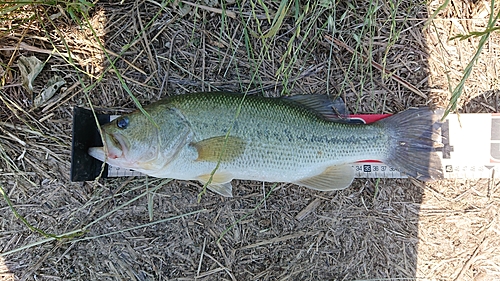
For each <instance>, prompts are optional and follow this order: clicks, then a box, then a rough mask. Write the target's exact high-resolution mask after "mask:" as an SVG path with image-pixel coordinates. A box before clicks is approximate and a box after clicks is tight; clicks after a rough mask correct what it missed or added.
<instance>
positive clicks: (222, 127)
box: [168, 93, 389, 181]
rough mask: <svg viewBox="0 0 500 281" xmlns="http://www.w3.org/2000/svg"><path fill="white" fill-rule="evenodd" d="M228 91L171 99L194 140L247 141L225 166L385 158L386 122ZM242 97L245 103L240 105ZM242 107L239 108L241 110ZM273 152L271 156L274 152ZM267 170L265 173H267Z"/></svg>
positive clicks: (286, 168) (278, 167)
mask: <svg viewBox="0 0 500 281" xmlns="http://www.w3.org/2000/svg"><path fill="white" fill-rule="evenodd" d="M242 98H243V96H242V95H236V94H234V93H227V94H223V95H213V94H202V95H197V96H192V98H191V99H188V100H186V99H183V96H176V97H174V98H172V99H171V100H170V101H168V102H169V104H171V106H173V107H175V108H176V109H178V110H179V111H180V112H181V114H183V115H184V116H188V117H186V119H187V122H188V123H189V124H190V127H191V128H192V130H193V132H195V139H194V141H199V140H203V139H207V138H212V137H216V136H221V135H225V134H226V133H227V132H228V130H231V131H230V135H231V136H237V137H240V138H242V139H244V140H246V141H247V147H246V149H245V152H244V154H243V155H241V157H238V158H236V159H234V160H233V161H232V162H229V163H222V164H221V168H226V167H227V168H230V167H234V168H238V169H242V172H244V173H247V172H245V171H244V170H245V169H246V168H248V167H249V164H251V163H252V164H253V165H252V166H253V168H254V169H257V168H262V169H270V170H273V171H281V172H284V173H285V174H284V175H283V177H284V178H281V179H279V181H283V180H285V179H286V178H287V177H288V179H289V175H288V174H287V173H297V171H293V170H290V168H298V169H303V168H305V167H311V165H313V166H322V165H325V164H329V165H334V164H337V163H345V162H346V161H347V162H354V161H356V160H359V159H360V157H361V158H363V159H374V160H382V159H383V158H384V156H385V154H386V153H387V143H388V141H389V140H388V139H389V138H388V136H387V134H386V133H385V131H384V128H381V127H379V126H364V125H356V124H346V123H338V122H331V121H327V120H325V119H323V118H321V116H318V115H317V114H315V113H314V112H313V111H311V110H308V109H307V108H304V107H301V106H300V105H296V104H293V103H291V102H286V103H283V101H281V100H280V99H272V98H263V97H258V96H246V97H245V100H244V102H243V103H242V102H241V101H242ZM240 103H241V108H239V106H240ZM238 110H239V114H238V116H237V113H238ZM270 156H271V157H270ZM261 174H262V173H261Z"/></svg>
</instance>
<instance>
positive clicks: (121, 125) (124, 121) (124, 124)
mask: <svg viewBox="0 0 500 281" xmlns="http://www.w3.org/2000/svg"><path fill="white" fill-rule="evenodd" d="M128 124H129V120H128V117H121V118H120V119H118V120H116V126H118V128H120V129H126V128H127V127H128Z"/></svg>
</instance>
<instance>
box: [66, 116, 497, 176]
mask: <svg viewBox="0 0 500 281" xmlns="http://www.w3.org/2000/svg"><path fill="white" fill-rule="evenodd" d="M388 116H389V114H366V115H351V116H350V119H351V120H354V121H358V122H356V123H366V124H368V123H372V122H375V121H377V120H380V119H382V118H385V117H388ZM97 117H98V121H99V123H100V124H105V123H108V122H110V121H111V120H113V119H115V118H117V117H118V115H105V114H99V115H97ZM440 130H441V139H440V141H441V143H442V144H443V146H442V147H440V148H438V150H439V152H437V153H438V154H439V155H440V157H441V158H442V160H441V163H442V166H443V174H444V178H447V179H453V178H468V179H474V178H500V175H499V174H500V173H499V170H500V114H499V113H469V114H460V115H456V114H450V115H449V116H448V117H447V118H446V120H444V122H443V124H442V126H441V129H440ZM94 146H102V142H101V138H100V135H99V132H98V130H97V126H96V125H95V118H94V115H93V114H92V112H91V111H90V110H87V109H83V108H79V107H76V108H75V109H74V113H73V145H72V155H71V180H72V181H88V180H94V179H95V178H96V177H97V176H98V175H99V174H100V171H101V167H102V162H101V161H99V160H96V159H94V158H92V157H91V156H90V155H88V153H87V151H88V148H89V147H94ZM352 167H353V169H354V171H355V176H356V177H357V178H406V175H404V174H402V173H400V172H399V171H398V169H396V168H394V167H390V166H388V165H385V164H383V163H380V162H373V161H362V162H357V163H353V164H352ZM127 176H143V175H142V174H141V173H139V172H136V171H133V170H129V169H124V168H119V167H112V166H109V165H107V164H106V166H105V169H104V171H103V173H102V175H101V177H102V178H107V177H127Z"/></svg>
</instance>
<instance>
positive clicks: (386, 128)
mask: <svg viewBox="0 0 500 281" xmlns="http://www.w3.org/2000/svg"><path fill="white" fill-rule="evenodd" d="M336 108H338V106H336V105H335V101H332V99H330V98H329V97H328V96H327V95H295V96H285V97H279V98H272V97H262V96H257V95H245V94H238V93H231V92H201V93H189V94H184V95H176V96H170V97H167V98H164V99H162V100H159V101H157V102H154V103H152V104H150V105H147V106H144V107H143V109H144V110H145V111H146V112H147V115H146V114H144V113H143V112H141V111H135V112H132V113H130V114H125V115H122V116H120V117H119V118H117V119H115V120H114V121H112V122H110V123H108V124H105V125H103V126H101V136H102V139H103V141H104V144H103V146H102V147H91V148H89V150H88V153H89V154H90V155H91V156H92V157H94V158H96V159H98V160H101V161H103V162H104V161H105V162H107V163H108V164H109V165H112V166H116V167H121V168H127V169H132V170H135V171H139V172H141V173H144V174H146V175H149V176H153V177H158V178H172V179H177V180H197V181H199V182H201V183H202V184H204V185H205V186H206V187H207V188H208V189H210V190H212V191H214V192H216V193H218V194H220V195H222V196H226V197H231V196H232V184H231V181H232V180H233V179H240V180H257V181H264V182H287V183H293V184H297V185H300V186H305V187H308V188H311V189H314V190H320V191H332V190H341V189H345V188H347V187H349V186H350V185H351V183H352V182H353V179H354V177H355V171H354V169H353V167H352V163H355V162H358V161H363V160H375V161H381V162H383V163H385V164H387V165H390V166H392V167H395V168H397V169H399V170H400V171H401V172H403V173H405V174H406V175H408V176H411V177H414V178H416V179H419V180H422V181H432V180H438V179H441V178H442V177H443V172H442V166H441V160H440V157H439V154H438V150H439V149H438V147H439V119H440V116H439V114H437V113H436V112H435V111H433V110H431V109H429V108H427V107H422V108H410V109H407V110H405V111H403V112H400V113H397V114H394V115H392V116H390V117H387V118H384V119H381V120H380V121H377V122H375V123H372V124H352V123H350V122H349V120H348V119H346V118H344V117H343V116H339V114H338V111H337V110H336ZM148 115H149V116H148Z"/></svg>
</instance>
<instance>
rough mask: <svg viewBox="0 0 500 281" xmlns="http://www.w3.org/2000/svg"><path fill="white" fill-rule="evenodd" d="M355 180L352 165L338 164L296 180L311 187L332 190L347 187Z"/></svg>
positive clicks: (299, 183)
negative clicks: (317, 173) (319, 172)
mask: <svg viewBox="0 0 500 281" xmlns="http://www.w3.org/2000/svg"><path fill="white" fill-rule="evenodd" d="M353 180H354V169H353V168H352V166H351V165H348V164H346V165H338V166H331V167H328V168H326V169H325V170H324V171H323V173H321V174H319V175H316V176H312V177H309V178H305V179H302V180H299V181H296V182H294V183H295V184H298V185H302V186H305V187H308V188H311V189H315V190H320V191H331V190H339V189H344V188H347V187H348V186H349V185H351V183H352V181H353Z"/></svg>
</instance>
